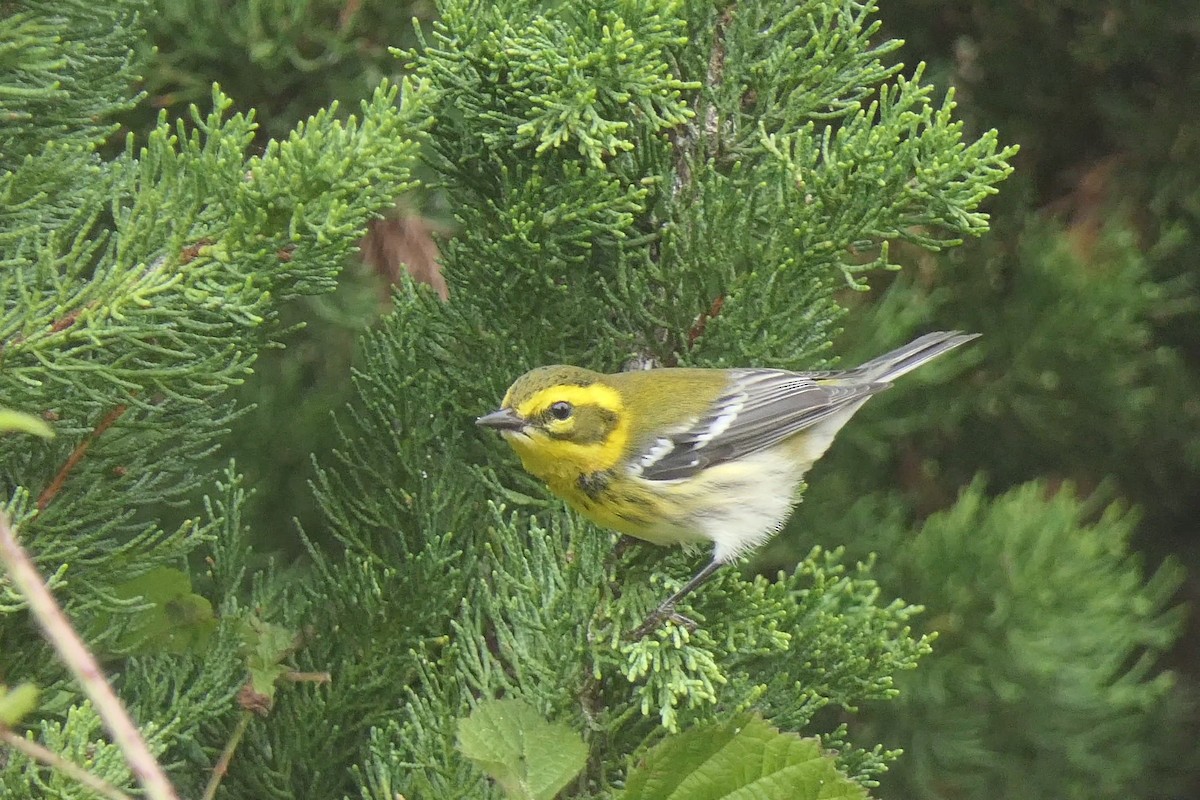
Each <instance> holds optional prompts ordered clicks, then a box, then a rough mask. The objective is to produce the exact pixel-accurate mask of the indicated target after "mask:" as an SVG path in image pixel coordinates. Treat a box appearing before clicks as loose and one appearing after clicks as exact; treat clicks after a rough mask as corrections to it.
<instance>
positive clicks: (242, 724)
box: [200, 711, 254, 800]
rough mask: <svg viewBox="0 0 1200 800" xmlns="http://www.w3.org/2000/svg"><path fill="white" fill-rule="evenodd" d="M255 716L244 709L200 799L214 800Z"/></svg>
mask: <svg viewBox="0 0 1200 800" xmlns="http://www.w3.org/2000/svg"><path fill="white" fill-rule="evenodd" d="M253 718H254V714H253V712H250V711H243V712H242V716H241V717H239V718H238V721H237V725H236V726H234V729H233V733H231V734H230V735H229V741H228V742H226V743H225V749H224V750H222V751H221V757H220V758H219V759H217V763H216V764H214V765H213V769H212V775H211V776H210V777H209V779H208V785H207V786H205V787H204V796H203V797H201V798H200V800H213V798H215V797H216V796H217V789H218V788H219V787H220V786H221V781H222V779H224V777H225V773H227V772H229V763H230V762H231V761H233V754H234V753H235V752H236V751H237V747H238V744H239V743H240V742H241V741H242V736H244V735H245V733H246V728H247V727H249V725H250V720H252V719H253Z"/></svg>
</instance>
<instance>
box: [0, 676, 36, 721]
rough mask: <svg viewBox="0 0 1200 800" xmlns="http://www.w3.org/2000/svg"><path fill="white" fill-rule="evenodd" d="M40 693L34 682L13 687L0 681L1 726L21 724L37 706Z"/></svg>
mask: <svg viewBox="0 0 1200 800" xmlns="http://www.w3.org/2000/svg"><path fill="white" fill-rule="evenodd" d="M40 693H41V692H40V690H39V689H38V687H37V686H34V685H33V684H32V683H21V684H18V685H16V686H14V687H13V688H11V689H10V688H8V687H7V686H5V685H4V684H2V683H0V726H3V727H5V728H11V727H13V726H15V725H19V724H20V723H21V720H23V719H25V717H27V716H29V715H30V714H32V713H33V711H34V709H36V708H37V704H38V695H39V694H40Z"/></svg>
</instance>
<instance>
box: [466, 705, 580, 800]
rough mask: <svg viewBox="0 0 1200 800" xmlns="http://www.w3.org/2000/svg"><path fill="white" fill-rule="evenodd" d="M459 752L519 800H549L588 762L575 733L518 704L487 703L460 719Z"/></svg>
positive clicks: (530, 708)
mask: <svg viewBox="0 0 1200 800" xmlns="http://www.w3.org/2000/svg"><path fill="white" fill-rule="evenodd" d="M458 749H459V750H461V751H462V753H463V755H465V756H466V757H467V758H469V759H471V760H472V761H474V762H475V763H476V764H478V765H479V767H480V769H482V770H483V771H484V772H486V773H487V774H488V776H489V777H491V778H492V779H493V780H494V781H496V783H498V784H500V787H501V788H502V789H504V793H505V794H507V795H508V796H509V797H512V798H518V799H519V800H553V798H554V796H555V795H557V794H558V793H559V791H560V790H561V789H562V788H563V787H564V786H566V785H567V782H568V781H570V780H571V779H572V778H574V777H575V776H576V775H578V774H579V772H580V770H582V769H583V767H584V764H585V763H586V762H587V747H586V746H585V745H584V743H583V739H582V738H581V737H580V736H579V734H578V733H576V732H575V731H573V730H571V729H570V728H568V727H567V726H566V725H563V724H561V723H555V722H547V721H546V720H544V719H542V717H541V715H540V714H538V712H537V711H536V710H534V709H533V708H532V707H531V706H530V705H529V704H527V703H525V702H523V701H521V700H489V701H486V702H484V703H482V704H480V705H479V707H478V708H476V709H475V710H474V711H472V712H471V716H469V717H466V718H465V719H460V720H459V721H458Z"/></svg>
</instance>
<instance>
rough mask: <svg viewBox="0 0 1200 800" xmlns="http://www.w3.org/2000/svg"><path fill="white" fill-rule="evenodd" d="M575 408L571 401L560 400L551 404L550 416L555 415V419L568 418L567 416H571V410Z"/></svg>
mask: <svg viewBox="0 0 1200 800" xmlns="http://www.w3.org/2000/svg"><path fill="white" fill-rule="evenodd" d="M574 410H575V409H574V408H573V407H572V406H571V404H570V403H568V402H566V401H565V400H559V401H558V402H557V403H555V404H554V405H552V406H550V416H552V417H554V418H555V419H566V418H567V417H569V416H571V412H572V411H574Z"/></svg>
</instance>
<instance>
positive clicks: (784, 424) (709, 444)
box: [633, 369, 890, 481]
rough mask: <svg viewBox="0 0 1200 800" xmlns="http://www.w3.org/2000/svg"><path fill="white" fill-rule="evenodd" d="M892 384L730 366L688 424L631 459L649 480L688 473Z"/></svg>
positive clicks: (759, 446)
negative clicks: (716, 392)
mask: <svg viewBox="0 0 1200 800" xmlns="http://www.w3.org/2000/svg"><path fill="white" fill-rule="evenodd" d="M889 385H890V384H888V383H883V382H878V383H876V382H869V381H861V382H857V383H851V382H844V383H842V382H838V380H837V379H836V378H834V377H832V374H831V373H800V372H786V371H783V370H767V369H744V370H733V371H732V372H731V380H730V384H729V387H728V388H727V389H726V390H725V391H724V392H723V393H722V394H721V395H720V396H719V397H717V399H716V401H715V402H714V403H713V404H712V406H711V407H710V408H709V409H708V410H707V411H706V412H705V413H704V414H702V415H701V416H700V418H699V419H697V420H696V421H695V422H694V423H692V424H691V425H689V426H688V427H687V428H684V429H682V430H679V431H677V432H675V433H671V434H667V435H664V436H660V437H658V438H657V439H655V440H654V441H652V442H650V443H649V444H648V446H646V447H645V448H644V449H643V451H642V453H641V454H640V455H639V456H638V457H637V458H636V459H635V461H634V464H633V471H634V472H635V473H636V474H638V475H640V476H641V477H643V478H645V479H647V480H655V481H670V480H679V479H682V478H688V477H691V476H692V475H695V474H696V473H697V472H700V471H701V470H703V469H706V468H707V467H711V466H713V465H714V464H720V463H722V462H725V461H732V460H733V459H736V458H741V457H742V456H744V455H747V454H750V453H754V452H757V451H759V450H765V449H768V448H770V447H772V446H774V445H776V444H778V443H779V442H781V441H783V440H784V439H787V438H788V437H789V436H792V435H794V434H796V433H799V432H800V431H802V430H804V429H805V428H810V427H812V426H813V425H816V424H818V423H819V422H821V421H822V420H824V419H826V418H828V417H829V416H831V415H833V414H836V413H837V412H839V411H841V410H843V409H845V408H846V407H848V406H850V405H853V404H855V403H858V402H860V401H862V400H865V399H866V398H867V397H869V396H870V395H872V394H874V393H876V392H878V391H881V390H883V389H886V388H887V387H888V386H889Z"/></svg>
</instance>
